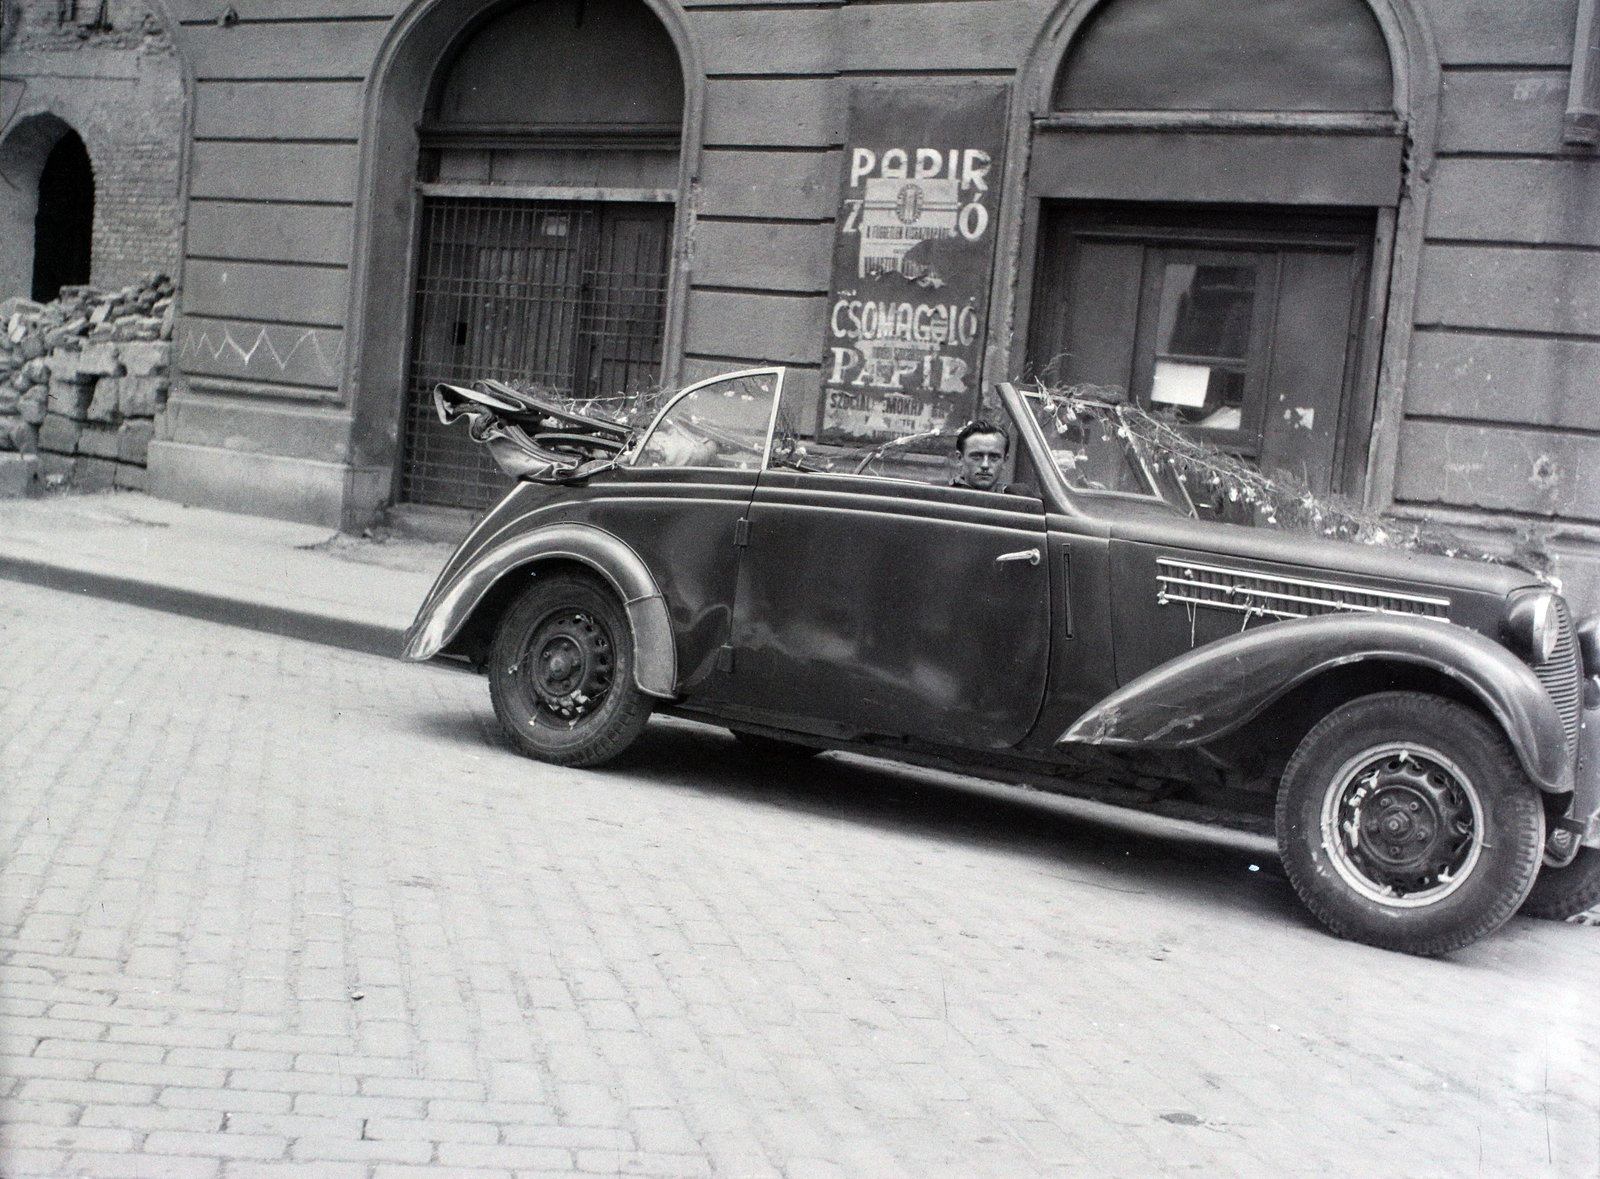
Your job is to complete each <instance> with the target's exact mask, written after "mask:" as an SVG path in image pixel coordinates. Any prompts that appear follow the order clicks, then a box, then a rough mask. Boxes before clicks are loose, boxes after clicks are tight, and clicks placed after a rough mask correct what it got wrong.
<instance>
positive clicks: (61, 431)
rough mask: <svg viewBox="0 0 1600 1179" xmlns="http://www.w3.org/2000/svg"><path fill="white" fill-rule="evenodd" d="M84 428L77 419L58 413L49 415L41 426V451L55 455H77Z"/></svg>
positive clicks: (45, 416) (46, 415)
mask: <svg viewBox="0 0 1600 1179" xmlns="http://www.w3.org/2000/svg"><path fill="white" fill-rule="evenodd" d="M82 432H83V427H82V425H80V424H79V423H78V422H77V421H76V420H75V419H73V418H69V417H66V416H64V415H62V414H58V413H47V414H45V415H44V422H43V423H42V424H41V425H40V426H39V449H40V450H46V451H52V452H54V453H55V454H76V453H77V451H78V435H79V434H80V433H82Z"/></svg>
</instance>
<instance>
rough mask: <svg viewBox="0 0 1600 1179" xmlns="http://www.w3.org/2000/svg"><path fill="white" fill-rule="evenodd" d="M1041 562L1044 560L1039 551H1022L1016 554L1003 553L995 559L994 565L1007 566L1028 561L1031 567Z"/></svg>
mask: <svg viewBox="0 0 1600 1179" xmlns="http://www.w3.org/2000/svg"><path fill="white" fill-rule="evenodd" d="M1041 560H1043V558H1042V557H1040V556H1039V550H1038V549H1022V550H1020V551H1018V552H1015V553H1001V554H1000V555H999V556H998V557H996V558H995V559H994V563H995V564H996V565H1005V564H1008V563H1009V562H1011V561H1026V562H1027V563H1028V564H1030V565H1037V564H1038V563H1039V562H1040V561H1041Z"/></svg>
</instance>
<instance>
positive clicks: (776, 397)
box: [618, 364, 789, 473]
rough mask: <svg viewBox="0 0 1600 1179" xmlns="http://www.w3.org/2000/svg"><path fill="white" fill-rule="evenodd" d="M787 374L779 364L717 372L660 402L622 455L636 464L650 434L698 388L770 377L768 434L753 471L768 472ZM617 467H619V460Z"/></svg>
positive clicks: (694, 468) (632, 464) (697, 469)
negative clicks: (759, 460)
mask: <svg viewBox="0 0 1600 1179" xmlns="http://www.w3.org/2000/svg"><path fill="white" fill-rule="evenodd" d="M788 372H789V370H788V368H786V367H785V366H783V365H781V364H768V365H762V366H761V367H760V368H741V369H738V370H736V371H734V372H731V373H718V374H717V375H716V376H714V377H706V378H705V379H704V380H702V381H696V382H695V383H694V384H692V385H685V386H684V387H683V388H682V389H679V390H678V391H677V392H676V393H674V394H673V395H672V396H671V397H669V398H667V400H666V402H665V403H663V405H662V406H661V408H660V409H658V410H656V416H655V417H653V418H651V419H650V424H649V425H648V426H647V427H645V430H644V433H642V434H640V435H639V441H638V442H637V443H635V444H634V446H633V447H631V448H630V450H629V452H628V453H627V455H626V456H625V457H626V459H627V466H629V467H633V466H637V465H638V462H639V458H640V456H641V455H643V454H644V451H645V446H646V444H647V443H649V441H650V437H651V435H653V434H654V433H655V432H656V427H657V426H659V425H660V424H661V419H662V418H664V417H666V416H667V415H668V414H669V413H671V412H672V409H673V407H674V406H676V405H677V404H678V402H680V401H682V400H683V399H684V398H685V397H687V396H689V394H691V393H696V392H699V391H700V390H701V389H704V388H707V387H709V386H711V385H716V384H719V383H721V382H723V381H731V380H735V379H737V378H739V377H760V376H766V375H769V374H770V375H771V376H772V377H773V378H774V381H773V385H772V408H771V409H770V410H768V412H767V433H766V440H765V441H764V442H763V443H762V446H761V465H760V466H759V467H756V468H755V470H756V471H757V473H762V472H765V471H766V469H767V460H768V458H769V457H770V456H771V454H772V431H773V429H774V428H775V427H776V426H777V423H778V406H779V404H780V403H781V402H782V401H783V379H784V377H785V376H787V375H788ZM618 465H619V466H620V465H622V463H621V462H620V459H619V462H618ZM646 469H648V468H646ZM673 469H674V470H685V471H690V470H693V471H709V470H716V469H717V468H715V467H679V468H673Z"/></svg>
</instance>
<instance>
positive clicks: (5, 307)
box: [0, 295, 44, 323]
mask: <svg viewBox="0 0 1600 1179" xmlns="http://www.w3.org/2000/svg"><path fill="white" fill-rule="evenodd" d="M43 310H44V304H43V303H35V302H34V301H33V300H32V299H30V298H28V297H27V296H26V295H12V296H10V297H9V298H7V299H5V300H4V301H0V323H9V322H10V321H11V317H12V316H13V315H38V314H39V312H41V311H43Z"/></svg>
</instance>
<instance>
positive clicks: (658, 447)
mask: <svg viewBox="0 0 1600 1179" xmlns="http://www.w3.org/2000/svg"><path fill="white" fill-rule="evenodd" d="M775 381H776V378H775V377H774V375H773V374H772V373H760V374H758V375H756V376H750V377H734V378H731V379H729V380H726V381H719V382H717V383H716V384H715V385H707V386H706V387H705V388H703V389H696V390H695V391H694V392H693V393H690V394H688V395H687V396H685V397H682V398H680V399H679V400H678V401H677V402H676V403H675V404H674V405H673V406H672V408H671V409H669V410H668V411H667V412H666V414H665V416H663V417H662V419H661V420H660V421H659V422H658V423H656V427H655V429H654V430H652V431H651V432H650V436H649V437H648V438H647V439H645V442H644V445H643V446H641V447H640V448H639V457H638V458H637V459H635V460H634V464H633V465H634V466H636V467H733V468H735V469H738V470H751V471H754V470H758V469H759V468H760V466H761V452H762V449H763V448H764V447H765V446H766V444H767V424H768V422H769V421H770V420H771V417H772V393H773V386H774V384H775Z"/></svg>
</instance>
